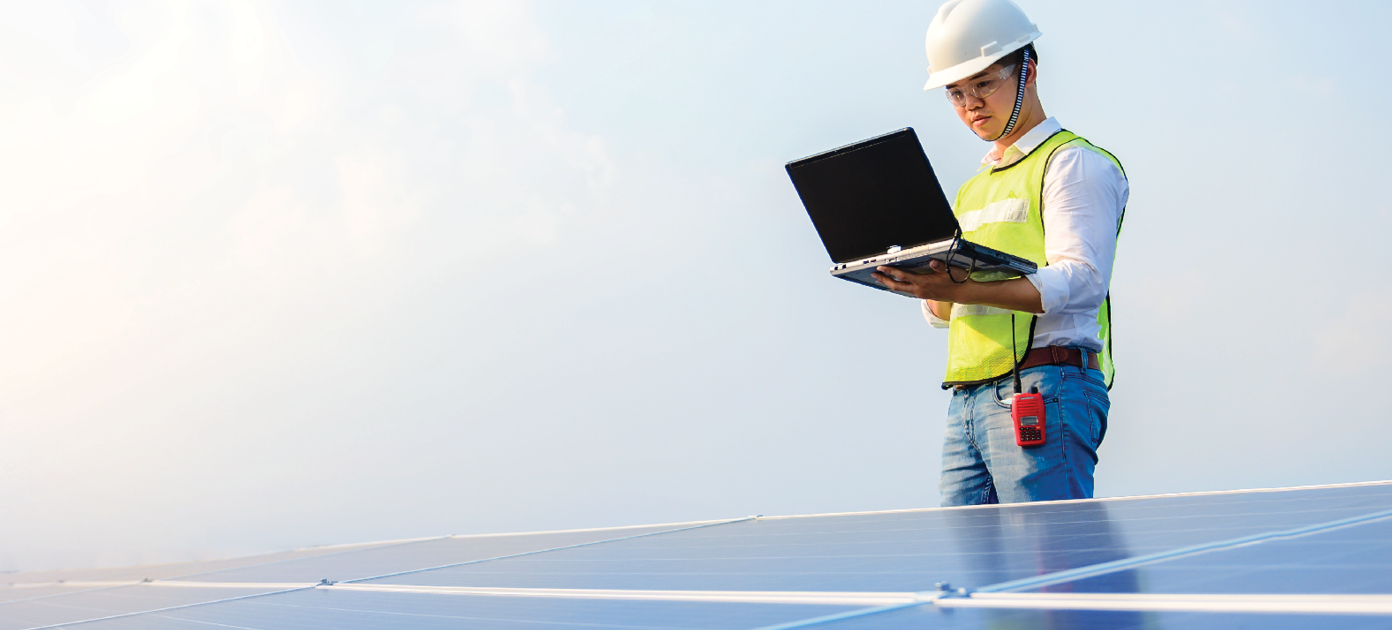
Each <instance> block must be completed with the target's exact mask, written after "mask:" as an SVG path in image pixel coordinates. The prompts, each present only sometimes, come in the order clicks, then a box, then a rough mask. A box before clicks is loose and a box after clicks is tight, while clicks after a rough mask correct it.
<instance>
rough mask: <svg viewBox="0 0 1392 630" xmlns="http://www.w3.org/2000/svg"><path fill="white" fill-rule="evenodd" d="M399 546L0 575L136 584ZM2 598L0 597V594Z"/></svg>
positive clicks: (1, 577) (1, 576) (26, 580)
mask: <svg viewBox="0 0 1392 630" xmlns="http://www.w3.org/2000/svg"><path fill="white" fill-rule="evenodd" d="M395 544H400V542H384V543H383V542H375V543H366V544H357V545H332V546H324V547H308V548H305V549H296V550H294V551H279V552H275V553H266V554H258V555H253V556H242V557H239V558H223V559H218V560H204V561H198V562H181V563H174V564H157V565H142V566H135V567H108V568H100V569H57V570H53V571H29V572H16V573H0V585H9V584H16V585H19V584H51V583H55V582H64V581H66V582H72V581H82V582H121V581H126V582H138V581H140V580H145V579H150V580H167V579H172V578H178V577H183V576H189V575H197V574H203V573H208V572H212V571H222V570H226V569H233V568H238V567H249V566H263V565H271V564H275V563H279V562H286V561H290V560H300V559H306V558H314V557H316V556H324V555H333V554H340V553H349V552H353V551H361V550H365V549H372V548H374V547H382V546H388V545H395ZM0 598H3V595H0Z"/></svg>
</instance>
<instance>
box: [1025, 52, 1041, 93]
mask: <svg viewBox="0 0 1392 630" xmlns="http://www.w3.org/2000/svg"><path fill="white" fill-rule="evenodd" d="M1027 69H1028V70H1029V76H1026V77H1025V87H1027V88H1030V87H1034V83H1035V81H1037V80H1038V79H1039V64H1037V63H1035V62H1034V60H1033V59H1030V60H1029V66H1028V67H1027Z"/></svg>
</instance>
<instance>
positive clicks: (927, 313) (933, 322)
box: [922, 300, 950, 328]
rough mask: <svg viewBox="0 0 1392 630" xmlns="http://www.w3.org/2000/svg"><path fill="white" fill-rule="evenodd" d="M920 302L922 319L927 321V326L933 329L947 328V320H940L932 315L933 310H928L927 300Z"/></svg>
mask: <svg viewBox="0 0 1392 630" xmlns="http://www.w3.org/2000/svg"><path fill="white" fill-rule="evenodd" d="M922 302H923V319H926V320H928V325H929V326H932V327H933V328H947V327H948V326H949V325H950V324H949V323H948V321H947V320H945V319H942V318H940V317H938V316H937V315H934V314H933V309H931V308H928V300H922Z"/></svg>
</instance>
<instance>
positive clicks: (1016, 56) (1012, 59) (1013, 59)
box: [992, 42, 1039, 67]
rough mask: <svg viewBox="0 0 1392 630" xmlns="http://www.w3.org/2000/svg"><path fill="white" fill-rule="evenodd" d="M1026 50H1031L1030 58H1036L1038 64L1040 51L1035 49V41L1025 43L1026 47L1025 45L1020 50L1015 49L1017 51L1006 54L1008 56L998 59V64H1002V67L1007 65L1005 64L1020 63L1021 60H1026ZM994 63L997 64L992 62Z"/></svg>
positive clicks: (1035, 61)
mask: <svg viewBox="0 0 1392 630" xmlns="http://www.w3.org/2000/svg"><path fill="white" fill-rule="evenodd" d="M1026 50H1028V51H1029V55H1030V59H1033V60H1034V63H1036V64H1038V63H1039V52H1038V51H1036V50H1035V49H1034V42H1030V43H1028V44H1025V47H1024V48H1021V49H1019V50H1017V51H1015V52H1013V53H1010V54H1008V55H1006V56H1004V57H1001V58H1000V59H998V60H996V64H1000V66H1001V67H1005V66H1008V65H1010V64H1016V65H1019V63H1020V62H1021V61H1024V60H1025V51H1026ZM992 65H995V64H992Z"/></svg>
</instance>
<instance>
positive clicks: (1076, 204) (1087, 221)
mask: <svg viewBox="0 0 1392 630" xmlns="http://www.w3.org/2000/svg"><path fill="white" fill-rule="evenodd" d="M1129 196H1130V189H1129V187H1128V185H1127V182H1126V178H1125V177H1124V176H1123V175H1122V173H1121V171H1120V169H1118V168H1117V167H1116V165H1115V164H1113V163H1112V162H1111V160H1108V159H1107V158H1106V157H1105V156H1103V155H1101V154H1099V153H1097V152H1095V151H1092V150H1089V149H1085V148H1083V147H1078V146H1066V147H1064V148H1061V149H1059V150H1058V152H1057V153H1055V154H1054V157H1053V161H1052V162H1050V164H1049V170H1048V173H1047V174H1046V175H1045V176H1044V199H1043V202H1044V208H1043V214H1044V257H1045V259H1047V260H1048V261H1049V264H1048V265H1047V266H1045V267H1042V268H1040V270H1039V271H1038V272H1037V273H1035V274H1032V275H1029V276H1026V277H1027V278H1028V279H1029V281H1030V284H1033V285H1034V288H1035V289H1038V290H1039V296H1040V302H1041V303H1042V305H1043V307H1044V314H1046V315H1054V314H1062V313H1087V312H1089V311H1093V310H1096V309H1097V308H1098V307H1099V306H1101V304H1102V301H1103V300H1105V299H1106V297H1107V286H1108V284H1109V283H1110V282H1111V278H1112V262H1113V257H1114V255H1115V253H1116V239H1117V228H1118V222H1119V221H1120V220H1121V213H1122V209H1123V208H1125V207H1126V200H1127V197H1129ZM924 310H925V311H927V306H926V305H925V307H924ZM929 323H932V322H931V320H930V321H929Z"/></svg>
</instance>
